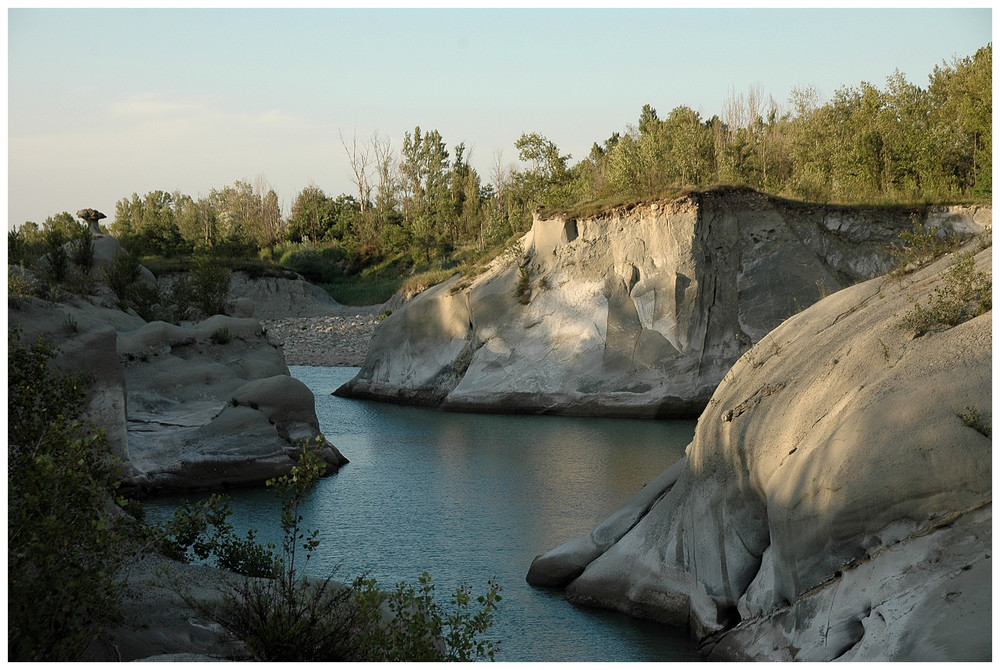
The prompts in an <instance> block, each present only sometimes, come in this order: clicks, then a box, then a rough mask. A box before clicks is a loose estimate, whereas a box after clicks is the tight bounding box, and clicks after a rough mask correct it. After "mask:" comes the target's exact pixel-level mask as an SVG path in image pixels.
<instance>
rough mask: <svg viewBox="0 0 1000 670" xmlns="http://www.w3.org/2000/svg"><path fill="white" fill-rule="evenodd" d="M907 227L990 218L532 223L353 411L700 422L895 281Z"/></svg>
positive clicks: (365, 375) (662, 209)
mask: <svg viewBox="0 0 1000 670" xmlns="http://www.w3.org/2000/svg"><path fill="white" fill-rule="evenodd" d="M914 219H915V220H917V221H919V222H920V223H922V224H925V225H926V224H929V225H938V226H941V227H943V228H946V229H950V230H954V231H957V232H961V233H975V232H979V231H981V230H982V228H983V221H984V220H986V221H989V220H990V212H989V210H988V209H986V210H985V211H980V210H979V209H976V208H957V209H944V208H938V209H930V210H921V211H919V212H917V211H912V212H911V211H901V210H898V211H886V210H858V209H849V208H837V207H819V206H810V205H803V204H797V203H791V202H787V201H782V200H778V199H775V198H771V197H769V196H766V195H763V194H760V193H756V192H754V191H751V190H748V189H738V188H724V189H716V190H713V191H708V192H699V193H691V194H689V195H687V196H684V197H682V198H678V199H675V200H671V201H663V202H654V203H646V204H639V205H633V206H629V207H621V208H618V209H615V210H611V211H608V212H605V213H602V214H598V215H595V216H592V217H587V218H582V217H581V218H568V217H565V216H559V217H554V218H548V219H543V218H540V217H538V216H536V218H535V221H534V225H533V226H532V229H531V231H529V232H528V234H527V235H525V236H524V237H523V238H522V239H521V240H520V242H519V244H518V245H516V247H515V248H514V249H512V250H511V251H510V253H508V254H505V255H504V256H502V257H500V258H498V259H497V260H495V261H494V263H493V264H492V265H491V267H490V269H489V270H488V271H487V272H485V273H484V274H483V275H481V276H479V277H477V278H476V279H475V280H473V281H469V280H463V279H461V278H459V277H455V278H453V279H452V280H450V281H448V282H445V283H443V284H441V285H438V286H436V287H434V288H433V289H430V290H428V291H426V292H424V293H423V294H421V295H419V296H417V297H416V298H415V299H414V300H412V301H410V302H409V303H407V304H406V305H404V306H403V307H401V308H400V309H397V310H396V311H395V312H393V314H392V315H391V316H389V318H387V319H385V320H384V321H383V322H382V323H381V324H380V325H379V326H378V328H377V329H376V330H375V333H374V337H373V339H372V342H371V345H370V347H369V351H368V356H367V358H366V359H365V362H364V364H363V365H362V367H361V370H360V371H359V373H358V374H357V376H356V377H355V378H354V379H353V380H351V381H350V382H348V383H347V384H345V385H344V386H342V387H341V388H340V389H338V391H337V394H338V395H342V396H347V397H360V398H370V399H377V400H386V401H392V402H402V403H412V404H421V405H431V406H438V407H440V408H442V409H446V410H456V411H480V412H502V413H540V414H541V413H552V414H568V415H572V414H576V415H589V416H627V417H656V418H664V417H692V418H693V417H697V416H698V415H699V414H700V413H701V411H702V410H703V409H704V407H705V405H706V403H707V402H708V399H709V397H710V396H711V394H712V392H713V391H714V390H715V388H716V386H717V385H718V383H719V381H720V380H721V379H722V377H723V375H724V374H726V372H727V371H728V370H729V369H730V367H732V364H733V363H734V362H735V361H736V359H737V358H739V356H740V355H741V354H742V353H743V352H744V351H746V350H747V348H748V347H749V346H750V345H751V344H752V343H754V342H757V341H759V340H760V339H761V338H762V337H764V335H765V334H767V333H768V332H769V331H770V330H771V329H773V328H774V327H776V326H778V325H779V324H780V323H781V322H782V321H784V320H785V319H787V318H789V317H790V316H792V315H793V314H795V313H797V312H799V311H801V310H802V309H804V308H806V307H808V306H809V305H811V304H813V303H815V302H816V301H818V300H819V299H820V298H822V297H823V296H824V295H826V294H829V293H833V292H835V291H837V290H840V289H842V288H844V287H847V286H850V285H852V284H854V283H857V282H858V281H861V280H866V279H869V278H871V277H873V276H876V275H878V274H881V273H884V272H886V271H887V270H889V269H890V268H891V267H892V260H891V258H890V256H889V245H890V243H891V242H893V241H894V240H897V239H898V236H899V233H900V232H902V231H904V230H910V229H911V228H912V227H913V223H914Z"/></svg>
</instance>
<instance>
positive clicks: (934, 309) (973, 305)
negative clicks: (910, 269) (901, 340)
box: [899, 251, 993, 333]
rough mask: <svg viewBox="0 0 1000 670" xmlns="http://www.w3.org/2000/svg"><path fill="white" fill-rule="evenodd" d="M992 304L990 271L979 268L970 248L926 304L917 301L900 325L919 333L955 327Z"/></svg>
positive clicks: (949, 270) (952, 267) (950, 270)
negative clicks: (978, 269)
mask: <svg viewBox="0 0 1000 670" xmlns="http://www.w3.org/2000/svg"><path fill="white" fill-rule="evenodd" d="M992 307H993V285H992V281H991V278H990V275H989V274H988V273H986V272H976V257H975V254H973V253H972V252H971V251H968V252H965V253H963V254H960V255H959V256H958V258H957V259H956V260H955V262H954V264H953V265H952V266H951V267H950V268H948V272H947V273H946V274H945V277H944V281H943V282H942V284H941V285H940V286H938V287H937V288H935V289H934V293H933V295H932V296H931V299H930V301H929V302H928V303H927V305H926V306H924V305H920V304H917V305H914V307H913V309H912V310H911V311H910V312H909V313H908V314H907V315H906V316H905V317H903V320H902V321H901V322H900V324H899V325H900V327H902V328H906V329H908V330H915V331H917V332H918V333H923V332H926V331H928V330H931V329H933V328H943V329H944V328H952V327H954V326H957V325H958V324H960V323H963V322H965V321H968V320H969V319H972V318H975V317H977V316H979V315H980V314H983V313H985V312H987V311H989V310H990V309H992Z"/></svg>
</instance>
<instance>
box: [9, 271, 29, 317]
mask: <svg viewBox="0 0 1000 670" xmlns="http://www.w3.org/2000/svg"><path fill="white" fill-rule="evenodd" d="M32 295H34V281H32V279H31V278H30V277H28V273H27V271H26V270H25V269H24V266H23V265H22V266H21V267H19V268H14V267H11V266H9V265H8V266H7V304H8V306H10V307H13V308H14V309H19V308H20V307H21V305H22V304H23V303H24V301H25V300H27V299H28V298H30V297H31V296H32Z"/></svg>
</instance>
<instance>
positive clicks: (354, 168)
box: [339, 128, 372, 212]
mask: <svg viewBox="0 0 1000 670" xmlns="http://www.w3.org/2000/svg"><path fill="white" fill-rule="evenodd" d="M339 134H340V144H341V145H342V146H343V147H344V153H346V154H347V162H348V163H349V164H350V166H351V174H352V175H353V176H352V177H351V181H352V182H353V183H354V185H355V186H356V187H357V189H358V202H359V203H360V204H361V211H362V212H364V211H365V205H366V203H367V202H368V201H369V200H371V192H372V186H371V179H370V170H371V165H370V163H371V160H372V158H371V146H370V145H369V146H365V145H363V144H358V130H357V128H355V129H354V135H353V136H352V137H351V143H350V144H348V143H347V140H345V139H344V133H343V131H341V132H340V133H339Z"/></svg>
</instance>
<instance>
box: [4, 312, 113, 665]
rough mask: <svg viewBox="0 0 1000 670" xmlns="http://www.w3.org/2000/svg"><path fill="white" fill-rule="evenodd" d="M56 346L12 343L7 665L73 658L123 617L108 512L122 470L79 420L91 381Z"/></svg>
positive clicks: (16, 336)
mask: <svg viewBox="0 0 1000 670" xmlns="http://www.w3.org/2000/svg"><path fill="white" fill-rule="evenodd" d="M53 354H54V352H53V349H52V348H51V347H50V346H48V345H46V344H44V343H42V342H40V341H39V342H36V343H35V344H33V345H31V346H27V347H26V346H23V345H21V344H20V333H19V332H18V331H11V332H10V333H9V338H8V349H7V374H8V390H9V395H8V400H7V413H8V423H7V425H8V430H9V433H8V448H7V466H8V477H7V604H8V607H7V614H8V623H7V632H8V647H7V654H8V660H12V661H27V660H31V661H36V660H38V661H50V660H51V661H72V660H76V659H77V658H78V657H79V656H80V654H81V653H82V652H83V650H84V649H85V647H86V646H87V645H88V644H89V643H90V642H91V641H92V640H93V639H94V638H95V637H96V635H97V633H98V632H99V630H100V628H99V627H100V624H101V623H102V622H104V621H108V620H111V619H113V618H114V617H115V616H116V615H117V608H118V603H119V601H120V597H121V584H120V582H119V578H118V570H119V568H120V567H121V566H122V565H123V564H124V562H125V561H126V560H128V559H129V557H130V556H131V552H130V551H129V550H128V544H127V542H126V539H125V537H124V535H123V534H122V529H121V527H120V522H118V521H114V520H113V517H111V516H110V515H109V512H108V510H109V508H110V501H111V500H113V497H114V489H115V487H116V486H117V484H116V476H117V466H116V464H115V462H114V460H113V459H112V457H111V449H110V447H109V445H108V442H107V440H106V439H105V437H104V434H103V432H101V431H99V430H97V429H95V428H93V426H90V425H87V424H85V423H82V422H81V421H80V417H81V414H82V412H83V408H84V403H85V399H86V397H85V383H84V380H83V379H82V378H81V377H79V376H75V375H63V374H59V373H57V372H55V371H54V370H53V369H52V367H51V359H52V356H53Z"/></svg>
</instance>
